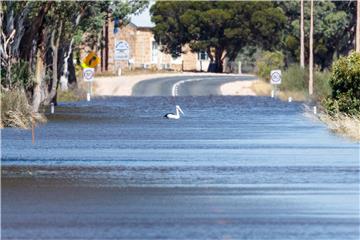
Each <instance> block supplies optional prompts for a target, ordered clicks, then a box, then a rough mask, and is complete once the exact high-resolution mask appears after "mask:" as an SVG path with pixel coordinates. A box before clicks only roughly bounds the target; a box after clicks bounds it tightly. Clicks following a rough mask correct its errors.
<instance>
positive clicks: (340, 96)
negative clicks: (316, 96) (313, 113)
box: [326, 52, 360, 114]
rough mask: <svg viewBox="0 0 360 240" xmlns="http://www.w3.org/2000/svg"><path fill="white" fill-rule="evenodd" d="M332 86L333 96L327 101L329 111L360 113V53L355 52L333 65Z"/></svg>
mask: <svg viewBox="0 0 360 240" xmlns="http://www.w3.org/2000/svg"><path fill="white" fill-rule="evenodd" d="M330 85H331V87H332V89H333V91H332V96H331V97H330V98H329V99H327V101H326V106H327V109H328V110H329V111H332V112H334V113H336V111H340V112H344V113H348V114H359V113H360V53H355V52H354V53H352V54H350V55H349V56H348V57H342V58H340V59H339V60H338V61H336V62H335V63H334V64H333V70H332V76H331V79H330Z"/></svg>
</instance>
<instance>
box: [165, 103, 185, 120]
mask: <svg viewBox="0 0 360 240" xmlns="http://www.w3.org/2000/svg"><path fill="white" fill-rule="evenodd" d="M180 113H181V114H182V115H185V114H184V112H183V111H182V110H181V108H180V106H179V105H176V114H174V113H167V114H165V115H164V118H167V119H179V118H180Z"/></svg>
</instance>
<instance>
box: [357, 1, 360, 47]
mask: <svg viewBox="0 0 360 240" xmlns="http://www.w3.org/2000/svg"><path fill="white" fill-rule="evenodd" d="M356 9H357V11H356V52H360V0H357V4H356Z"/></svg>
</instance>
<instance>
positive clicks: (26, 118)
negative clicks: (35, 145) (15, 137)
mask: <svg viewBox="0 0 360 240" xmlns="http://www.w3.org/2000/svg"><path fill="white" fill-rule="evenodd" d="M1 125H2V126H3V127H20V128H29V127H30V126H31V106H30V105H29V103H28V101H27V98H26V95H25V93H24V92H23V91H20V90H12V91H7V92H2V93H1Z"/></svg>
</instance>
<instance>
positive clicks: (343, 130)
mask: <svg viewBox="0 0 360 240" xmlns="http://www.w3.org/2000/svg"><path fill="white" fill-rule="evenodd" d="M318 118H319V119H320V120H321V121H322V122H324V123H325V124H326V125H327V126H328V128H329V129H330V130H331V131H332V132H334V133H336V134H339V135H341V136H344V137H347V138H350V139H351V140H354V141H357V142H359V141H360V116H351V115H347V114H337V115H335V116H331V115H329V114H326V113H320V114H319V115H318Z"/></svg>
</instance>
